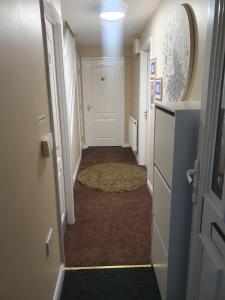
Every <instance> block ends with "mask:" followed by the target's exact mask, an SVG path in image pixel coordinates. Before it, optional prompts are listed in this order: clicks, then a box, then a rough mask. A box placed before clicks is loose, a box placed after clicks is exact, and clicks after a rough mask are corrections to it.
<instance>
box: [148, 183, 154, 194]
mask: <svg viewBox="0 0 225 300" xmlns="http://www.w3.org/2000/svg"><path fill="white" fill-rule="evenodd" d="M147 186H148V189H149V192H150V194H151V195H153V186H152V184H151V182H150V181H149V179H148V180H147Z"/></svg>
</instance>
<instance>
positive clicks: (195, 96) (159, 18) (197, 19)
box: [133, 0, 208, 184]
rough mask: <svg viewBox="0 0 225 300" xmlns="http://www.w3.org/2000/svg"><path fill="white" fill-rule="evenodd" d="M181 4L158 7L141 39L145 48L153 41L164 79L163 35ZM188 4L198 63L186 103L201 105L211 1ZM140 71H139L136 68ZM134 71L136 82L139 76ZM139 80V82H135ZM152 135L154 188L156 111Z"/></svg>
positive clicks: (172, 0) (169, 1)
mask: <svg viewBox="0 0 225 300" xmlns="http://www.w3.org/2000/svg"><path fill="white" fill-rule="evenodd" d="M182 3H183V1H181V0H164V1H163V3H162V4H161V5H160V6H159V7H158V9H157V10H156V12H155V13H154V16H153V17H152V18H151V20H150V21H149V24H148V25H147V26H146V28H145V30H144V31H143V33H142V35H141V45H142V46H143V45H144V44H145V43H146V42H147V41H148V40H149V38H151V42H152V44H151V58H153V57H157V76H158V77H161V76H162V51H163V34H164V22H165V20H166V18H167V16H168V15H169V14H170V12H171V11H172V10H173V9H174V7H175V5H177V4H182ZM185 3H187V4H189V5H190V7H191V9H192V13H193V17H194V26H195V60H194V69H193V74H192V79H191V84H190V87H189V90H188V93H187V95H186V98H185V100H186V101H201V97H202V80H203V67H204V62H203V58H204V51H205V39H206V26H207V9H208V7H207V5H208V0H187V1H186V2H185ZM136 70H138V68H136ZM137 72H138V71H135V70H134V78H135V77H136V76H137ZM135 80H137V79H135ZM133 99H134V104H133V112H134V114H135V113H136V111H137V108H138V106H139V103H137V102H135V101H136V99H137V101H138V98H137V97H134V98H133ZM150 123H151V124H150V133H149V153H148V157H149V166H148V179H149V180H150V182H151V184H152V183H153V147H154V145H153V141H154V110H152V111H150Z"/></svg>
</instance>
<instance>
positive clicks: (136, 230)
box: [64, 147, 152, 267]
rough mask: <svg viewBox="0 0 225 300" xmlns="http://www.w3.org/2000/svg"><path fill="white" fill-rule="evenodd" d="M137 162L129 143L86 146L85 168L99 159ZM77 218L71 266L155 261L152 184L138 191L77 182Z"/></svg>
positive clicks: (69, 246) (70, 231) (68, 237)
mask: <svg viewBox="0 0 225 300" xmlns="http://www.w3.org/2000/svg"><path fill="white" fill-rule="evenodd" d="M108 162H125V163H129V164H136V160H135V157H134V155H133V153H132V151H131V149H130V148H121V147H91V148H89V149H86V150H84V151H83V155H82V162H81V166H80V170H83V169H85V168H86V167H88V166H90V165H94V164H98V163H108ZM74 194H75V216H76V223H75V224H74V225H68V226H67V229H66V233H65V241H64V243H65V259H66V266H69V267H74V266H75V267H90V266H116V265H146V264H150V249H151V238H150V234H151V207H152V198H151V196H150V193H149V191H148V188H147V185H146V186H144V187H142V188H140V189H138V190H136V191H133V192H125V193H106V192H99V191H95V190H90V189H88V188H86V187H84V186H82V185H81V184H80V183H79V182H78V181H77V182H76V183H75V187H74Z"/></svg>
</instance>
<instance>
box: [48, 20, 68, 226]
mask: <svg viewBox="0 0 225 300" xmlns="http://www.w3.org/2000/svg"><path fill="white" fill-rule="evenodd" d="M46 34H47V50H48V65H49V77H50V89H51V101H52V111H53V126H54V141H55V147H56V161H57V164H56V165H57V175H58V193H59V200H60V212H61V222H62V223H63V222H64V219H65V215H66V208H65V189H64V177H63V160H62V143H61V129H60V118H59V105H58V95H57V81H56V69H55V55H54V37H53V28H52V25H51V24H50V23H49V22H48V21H47V20H46Z"/></svg>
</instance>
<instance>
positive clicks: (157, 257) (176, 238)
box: [152, 102, 200, 300]
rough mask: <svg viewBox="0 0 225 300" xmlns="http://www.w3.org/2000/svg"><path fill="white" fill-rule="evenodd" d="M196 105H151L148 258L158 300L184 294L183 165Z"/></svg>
mask: <svg viewBox="0 0 225 300" xmlns="http://www.w3.org/2000/svg"><path fill="white" fill-rule="evenodd" d="M199 108H200V107H199V104H198V103H197V102H192V103H191V102H179V103H167V104H162V103H156V105H155V144H154V147H155V148H154V194H153V213H154V220H153V238H152V261H153V264H154V267H155V272H156V276H157V280H158V284H159V288H160V292H161V296H162V299H163V300H185V293H186V283H187V268H188V254H189V240H190V227H191V217H192V189H191V186H190V185H189V184H188V182H187V179H186V171H187V170H188V169H191V168H193V166H194V160H195V158H196V150H197V138H198V123H199Z"/></svg>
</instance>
